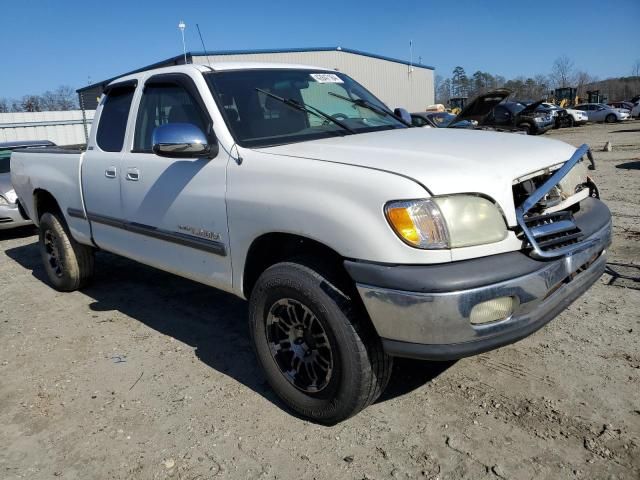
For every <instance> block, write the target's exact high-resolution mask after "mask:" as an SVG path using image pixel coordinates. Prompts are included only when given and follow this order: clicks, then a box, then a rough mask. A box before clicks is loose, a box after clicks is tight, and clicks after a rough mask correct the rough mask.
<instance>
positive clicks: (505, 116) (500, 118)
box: [493, 105, 511, 123]
mask: <svg viewBox="0 0 640 480" xmlns="http://www.w3.org/2000/svg"><path fill="white" fill-rule="evenodd" d="M493 115H494V117H495V121H496V122H498V123H505V122H509V121H510V120H511V112H510V111H509V110H507V108H506V107H503V106H501V105H499V106H497V107H496V108H495V109H494V110H493Z"/></svg>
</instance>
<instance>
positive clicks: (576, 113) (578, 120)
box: [542, 102, 589, 127]
mask: <svg viewBox="0 0 640 480" xmlns="http://www.w3.org/2000/svg"><path fill="white" fill-rule="evenodd" d="M542 105H544V106H545V107H547V108H550V109H552V110H565V111H566V112H567V116H568V118H565V119H564V122H563V123H564V125H561V126H563V127H573V126H574V125H584V124H585V123H587V122H588V121H589V117H588V116H587V114H586V112H584V111H582V110H577V109H575V108H565V109H562V108H560V107H559V106H558V105H554V104H553V103H546V102H545V103H543V104H542Z"/></svg>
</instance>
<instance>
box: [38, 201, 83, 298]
mask: <svg viewBox="0 0 640 480" xmlns="http://www.w3.org/2000/svg"><path fill="white" fill-rule="evenodd" d="M39 245H40V255H41V257H42V263H43V264H44V269H45V271H46V272H47V276H48V277H49V282H51V284H52V285H53V287H54V288H55V289H56V290H60V291H62V292H71V291H74V290H78V289H80V288H83V287H84V286H86V285H87V284H88V283H89V281H90V280H91V277H92V276H93V264H94V261H93V260H94V258H93V248H91V247H87V246H86V245H81V244H80V243H78V242H76V241H75V240H74V239H73V237H71V235H70V234H69V231H68V229H67V227H66V223H65V221H64V219H63V218H61V217H60V216H58V214H54V213H49V212H47V213H44V214H43V215H42V217H40V241H39Z"/></svg>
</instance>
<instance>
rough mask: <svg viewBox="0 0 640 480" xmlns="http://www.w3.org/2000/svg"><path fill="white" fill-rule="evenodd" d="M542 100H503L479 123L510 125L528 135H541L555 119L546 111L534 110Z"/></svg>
mask: <svg viewBox="0 0 640 480" xmlns="http://www.w3.org/2000/svg"><path fill="white" fill-rule="evenodd" d="M541 103H542V102H541V101H540V102H535V103H532V104H530V105H524V104H522V103H520V102H503V103H500V104H499V105H497V106H496V107H495V108H494V109H493V110H492V111H491V112H490V113H489V114H488V115H487V116H486V117H485V119H484V120H483V121H482V122H480V123H479V125H481V126H492V127H512V128H514V129H516V130H520V131H523V132H525V133H526V134H528V135H541V134H543V133H545V132H546V131H547V130H549V129H550V128H552V127H553V125H554V123H555V121H554V119H553V116H552V115H551V114H550V113H548V112H536V108H538V106H539V105H540V104H541Z"/></svg>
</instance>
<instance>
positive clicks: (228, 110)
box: [205, 69, 406, 147]
mask: <svg viewBox="0 0 640 480" xmlns="http://www.w3.org/2000/svg"><path fill="white" fill-rule="evenodd" d="M205 78H206V79H207V82H208V84H209V87H210V88H211V91H212V93H213V95H214V97H215V98H216V101H217V102H218V105H219V107H220V109H221V111H222V112H223V115H224V116H225V120H226V122H227V125H228V126H229V129H230V130H231V133H232V134H233V136H234V138H235V140H236V141H237V142H238V143H239V144H240V145H241V146H244V147H265V146H270V145H280V144H283V143H293V142H302V141H305V140H314V139H319V138H327V137H333V136H336V135H351V134H354V133H355V134H358V133H365V132H372V131H376V130H388V129H394V128H406V126H405V125H403V124H402V123H401V122H400V121H399V120H397V119H396V118H394V117H393V116H392V115H391V113H390V112H389V109H388V108H387V107H386V105H384V104H383V103H382V102H381V101H380V100H378V99H377V98H376V97H374V96H373V95H372V94H371V93H370V92H369V91H367V90H366V89H365V88H364V87H363V86H362V85H360V84H358V83H357V82H356V81H354V80H353V79H351V78H349V77H348V76H346V75H344V74H342V73H339V72H326V71H325V72H318V71H314V70H293V69H268V70H267V69H264V70H263V69H260V70H236V71H228V72H215V73H210V74H206V75H205ZM269 94H271V95H269ZM276 97H280V99H278V98H276ZM340 97H345V98H340ZM282 99H285V100H291V101H293V102H288V103H286V102H283V101H282ZM357 100H363V101H364V102H361V103H360V104H357V103H353V101H357ZM294 102H295V103H297V104H299V105H302V106H305V107H308V109H307V111H304V110H302V109H300V108H296V106H295V104H294V105H292V104H291V103H294ZM371 107H373V108H371ZM309 110H315V111H316V112H320V113H321V114H326V115H327V116H330V117H331V119H334V120H336V121H337V122H336V121H332V120H331V119H329V118H326V117H325V118H323V115H317V114H314V112H312V111H309ZM388 112H389V113H388ZM341 124H342V125H343V126H341ZM345 127H346V128H345Z"/></svg>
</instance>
